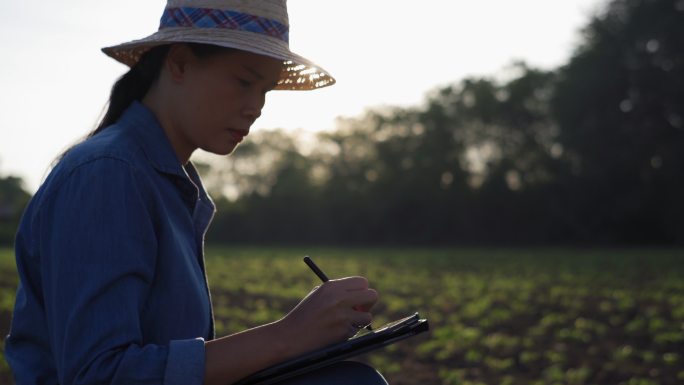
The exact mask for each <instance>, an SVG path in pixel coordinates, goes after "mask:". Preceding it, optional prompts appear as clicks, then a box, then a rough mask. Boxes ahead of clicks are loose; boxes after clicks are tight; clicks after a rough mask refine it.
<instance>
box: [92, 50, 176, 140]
mask: <svg viewBox="0 0 684 385" xmlns="http://www.w3.org/2000/svg"><path fill="white" fill-rule="evenodd" d="M168 50H169V46H168V45H161V46H157V47H154V48H152V49H151V50H149V51H147V52H146V53H145V54H144V55H143V56H142V57H141V58H140V60H139V61H138V63H137V64H136V65H135V66H133V67H132V68H131V69H130V70H128V72H126V73H125V74H124V75H123V76H121V77H120V78H119V79H118V80H117V81H116V83H114V86H112V92H111V93H110V95H109V105H108V106H107V111H106V112H105V114H104V116H103V117H102V119H101V120H100V123H98V125H97V127H96V128H95V130H93V131H92V132H91V133H90V134H88V137H91V136H93V135H95V134H97V133H98V132H100V131H102V130H103V129H105V128H106V127H109V126H111V125H112V124H114V123H116V121H117V120H119V118H120V117H121V115H122V114H123V112H124V111H125V110H126V108H128V106H130V105H131V103H133V102H134V101H136V100H137V101H141V100H142V99H143V98H144V97H145V95H146V94H147V91H148V90H149V89H150V87H151V86H152V84H153V83H154V82H155V81H156V80H157V78H159V73H160V72H161V67H162V65H163V64H164V59H165V58H166V52H167V51H168Z"/></svg>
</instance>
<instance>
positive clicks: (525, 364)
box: [0, 247, 684, 385]
mask: <svg viewBox="0 0 684 385" xmlns="http://www.w3.org/2000/svg"><path fill="white" fill-rule="evenodd" d="M305 254H308V255H311V256H312V257H313V258H314V259H315V260H316V262H317V263H318V264H319V265H320V266H321V267H322V268H323V269H324V270H325V272H326V273H327V274H328V275H329V276H330V277H331V278H333V277H341V276H346V275H357V274H360V275H364V276H366V277H368V278H369V279H370V281H371V284H372V286H373V287H375V288H376V289H378V291H379V292H380V294H381V301H380V303H379V304H378V306H377V307H376V309H375V317H376V319H375V321H374V323H376V324H380V323H383V322H386V321H389V320H393V319H396V318H399V317H402V316H404V315H407V314H410V313H412V312H414V311H419V312H420V313H421V315H422V316H425V317H427V318H428V319H429V321H430V324H431V331H430V333H429V334H425V335H421V336H418V337H414V338H411V339H409V340H405V341H402V342H400V343H398V344H396V345H393V346H391V347H388V348H386V349H384V350H382V351H377V352H373V353H369V354H366V355H365V356H363V357H361V358H360V359H362V360H364V361H366V362H369V363H371V364H373V365H374V366H376V368H378V369H379V370H380V371H381V372H382V373H383V374H385V376H386V377H387V378H388V380H389V382H390V383H391V384H423V385H425V384H465V385H475V384H509V385H515V384H539V385H541V384H624V385H656V384H658V385H669V384H677V383H682V382H684V369H682V368H684V353H682V352H684V252H683V251H682V250H657V249H654V250H646V249H640V250H605V249H603V250H595V249H583V250H573V249H553V248H551V249H504V248H502V249H481V248H479V249H478V248H470V249H387V248H379V249H344V248H315V249H307V248H277V247H273V248H266V247H231V248H217V247H212V248H209V249H208V250H207V270H208V275H209V282H210V286H211V290H212V301H213V303H214V311H215V316H216V329H217V334H218V335H225V334H229V333H233V332H236V331H239V330H243V329H244V328H247V327H252V326H256V325H258V324H261V323H264V322H269V321H272V320H275V319H277V318H279V317H281V316H282V315H284V314H285V313H286V312H287V311H288V310H289V309H290V308H291V307H292V306H294V305H295V304H296V303H297V301H298V299H299V298H301V297H302V296H304V295H305V294H306V293H307V292H308V291H309V290H310V289H311V287H313V286H315V285H317V284H319V282H318V279H317V278H316V276H315V275H314V274H313V273H312V272H311V271H310V270H308V268H306V266H305V265H304V264H303V263H302V262H301V257H302V256H303V255H305ZM12 258H13V257H12V253H11V252H10V251H9V250H0V277H2V281H1V282H2V284H1V285H0V321H2V320H9V313H10V312H11V304H12V303H13V296H14V287H15V286H16V278H14V277H15V272H14V270H13V269H14V265H13V260H12ZM8 327H9V324H8V323H7V322H5V323H4V324H0V332H2V335H5V334H6V331H7V328H8ZM7 378H9V377H8V374H7V368H6V366H3V364H2V363H0V382H1V383H7V381H6V379H7Z"/></svg>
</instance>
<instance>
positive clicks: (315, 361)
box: [236, 313, 429, 385]
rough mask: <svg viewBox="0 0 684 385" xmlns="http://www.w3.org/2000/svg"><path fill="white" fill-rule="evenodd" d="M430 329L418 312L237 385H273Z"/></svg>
mask: <svg viewBox="0 0 684 385" xmlns="http://www.w3.org/2000/svg"><path fill="white" fill-rule="evenodd" d="M428 328H429V325H428V322H427V320H426V319H421V318H420V316H419V315H418V313H415V314H413V315H411V316H408V317H405V318H402V319H399V320H397V321H394V322H390V323H388V324H386V325H383V326H382V327H380V328H378V329H376V330H373V331H369V332H366V333H363V332H359V334H357V335H356V336H354V337H352V338H350V339H348V340H346V341H343V342H340V343H337V344H333V345H330V346H327V347H325V348H322V349H319V350H316V351H313V352H311V353H306V354H304V355H302V356H299V357H296V358H294V359H292V360H289V361H285V362H283V363H280V364H276V365H274V366H271V367H269V368H266V369H264V370H262V371H259V372H256V373H254V374H252V375H250V376H248V377H246V378H244V379H243V380H241V381H239V382H237V383H236V385H251V384H259V385H268V384H273V383H275V382H278V381H283V380H285V379H288V378H291V377H294V376H297V375H300V374H303V373H306V372H308V371H311V370H314V369H318V368H321V367H324V366H326V365H329V364H332V363H335V362H337V361H341V360H344V359H346V358H350V357H353V356H356V355H359V354H362V353H366V352H368V351H370V350H374V349H378V348H381V347H383V346H387V345H389V344H392V343H394V342H397V341H400V340H403V339H405V338H408V337H411V336H414V335H416V334H418V333H421V332H424V331H426V330H428ZM362 330H363V329H362Z"/></svg>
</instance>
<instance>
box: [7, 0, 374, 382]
mask: <svg viewBox="0 0 684 385" xmlns="http://www.w3.org/2000/svg"><path fill="white" fill-rule="evenodd" d="M287 28H288V22H287V11H286V7H285V2H284V1H277V0H270V1H239V0H230V1H229V0H222V1H218V0H204V1H181V0H175V1H174V0H169V2H168V4H167V7H166V9H165V10H164V14H163V16H162V19H161V23H160V27H159V30H158V31H157V32H156V33H155V34H153V35H151V36H149V37H147V38H144V39H141V40H137V41H133V42H130V43H126V44H121V45H119V46H115V47H109V48H105V49H104V50H103V51H104V52H105V53H107V54H108V55H110V56H111V57H113V58H115V59H117V60H119V61H121V62H123V63H125V64H127V65H129V66H130V67H131V69H130V71H129V72H128V73H126V74H125V75H124V76H123V77H122V78H121V79H119V80H118V81H117V83H116V84H115V85H114V87H113V89H112V93H111V97H110V104H109V107H108V110H107V112H106V114H105V116H104V118H103V120H102V122H101V123H100V124H99V126H98V127H97V129H96V130H95V131H94V132H93V133H91V134H90V135H89V136H88V138H87V139H86V140H84V141H83V142H82V143H80V144H78V145H76V146H74V147H73V148H71V149H70V150H68V151H67V152H66V153H65V154H64V155H63V157H62V158H61V159H60V160H59V163H58V164H57V165H56V166H55V167H54V168H53V170H52V171H51V173H50V175H49V176H48V178H47V179H46V181H45V182H44V183H43V185H42V186H41V187H40V189H39V190H38V192H37V193H36V195H35V196H34V198H33V199H32V201H31V203H30V204H29V206H28V208H27V210H26V212H25V214H24V217H23V219H22V223H21V225H20V227H19V230H18V233H17V239H16V256H17V267H18V271H19V276H20V285H19V289H18V291H17V299H16V304H15V310H14V313H13V321H12V326H11V330H10V334H9V336H8V337H7V340H6V348H5V356H6V358H7V361H8V362H9V364H10V366H11V368H12V370H13V372H14V375H15V378H16V381H17V383H18V384H34V383H35V384H57V383H59V384H81V383H88V384H90V383H107V384H109V383H112V384H114V383H116V384H119V383H120V384H142V383H146V384H147V383H149V384H162V383H163V384H200V383H205V384H219V383H220V384H227V383H233V382H235V381H237V380H239V379H241V378H243V377H245V376H247V375H249V374H250V373H253V372H255V371H258V370H260V369H263V368H266V367H268V366H270V365H272V364H275V363H278V362H280V361H283V360H286V359H288V358H292V357H295V356H297V355H300V354H302V353H305V352H307V351H310V350H313V349H316V348H318V347H322V346H324V345H328V344H331V343H334V342H337V341H340V340H343V339H345V338H348V337H350V335H352V334H353V333H355V332H356V331H357V329H358V328H360V327H362V326H364V325H367V324H369V323H370V321H371V315H370V313H369V310H370V309H371V307H372V306H373V304H374V303H375V302H376V300H377V293H376V292H375V291H374V290H373V289H370V288H369V287H368V282H367V281H366V279H365V278H362V277H349V278H344V279H340V280H334V281H330V282H327V283H325V284H323V285H321V286H320V287H318V288H315V289H314V290H313V291H312V292H311V293H309V295H308V296H306V297H305V298H304V299H303V300H302V301H301V302H300V303H299V304H298V305H297V306H296V307H295V308H294V309H293V310H292V311H291V312H290V313H289V314H287V315H286V316H285V317H283V318H282V319H280V320H278V321H275V322H273V323H270V324H267V325H263V326H260V327H257V328H254V329H250V330H246V331H244V332H241V333H237V334H234V335H230V336H226V337H223V338H219V339H214V335H213V314H212V311H211V302H210V297H209V290H208V287H207V282H206V275H205V271H204V256H203V243H204V234H205V232H206V229H207V227H208V225H209V222H210V221H211V217H212V216H213V213H214V205H213V203H212V201H211V200H210V198H209V197H208V196H207V194H206V192H205V190H204V188H203V187H202V183H201V181H200V178H199V176H198V174H197V172H196V171H195V169H194V168H193V166H192V163H191V162H190V161H189V158H190V156H191V154H192V153H193V152H194V151H195V150H196V149H198V148H200V149H203V150H206V151H210V152H212V153H216V154H229V153H231V152H232V151H233V150H234V149H235V147H236V146H237V145H238V144H239V143H240V142H241V141H242V140H243V139H244V137H245V136H247V134H248V133H249V129H250V126H251V125H252V124H253V123H254V121H255V120H256V119H257V118H258V117H259V115H260V113H261V109H262V108H263V105H264V98H265V95H266V93H267V92H269V91H270V90H272V89H315V88H320V87H324V86H327V85H330V84H333V83H334V79H333V78H332V77H330V76H329V75H328V74H327V73H326V72H325V71H323V70H321V69H318V68H317V67H315V66H314V65H313V64H312V63H311V62H310V61H308V60H306V59H304V58H302V57H301V56H298V55H295V54H293V53H291V52H290V51H289V48H288V43H287ZM338 372H339V370H338ZM316 376H318V377H317V378H321V377H320V373H319V374H317V375H315V376H314V377H316ZM335 376H337V374H335ZM371 377H372V376H371ZM377 377H378V378H377V380H378V381H381V382H380V383H384V381H383V380H382V378H381V377H380V376H379V375H378V376H377ZM350 382H351V383H354V380H351V381H350Z"/></svg>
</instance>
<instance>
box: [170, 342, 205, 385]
mask: <svg viewBox="0 0 684 385" xmlns="http://www.w3.org/2000/svg"><path fill="white" fill-rule="evenodd" d="M203 382H204V339H203V338H195V339H190V340H176V341H171V343H170V344H169V356H168V360H167V361H166V372H165V373H164V384H165V385H194V384H202V383H203Z"/></svg>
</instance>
